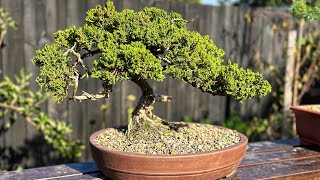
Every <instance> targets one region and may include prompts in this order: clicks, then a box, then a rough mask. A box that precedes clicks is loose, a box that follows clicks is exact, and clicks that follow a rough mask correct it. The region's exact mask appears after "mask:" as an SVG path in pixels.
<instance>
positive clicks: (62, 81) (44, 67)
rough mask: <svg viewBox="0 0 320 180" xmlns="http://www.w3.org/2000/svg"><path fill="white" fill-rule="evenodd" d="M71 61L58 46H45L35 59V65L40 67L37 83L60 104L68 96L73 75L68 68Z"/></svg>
mask: <svg viewBox="0 0 320 180" xmlns="http://www.w3.org/2000/svg"><path fill="white" fill-rule="evenodd" d="M70 60H71V58H70V57H68V56H64V55H63V52H62V51H61V50H60V49H59V46H58V45H57V44H54V45H52V46H49V45H46V46H44V47H43V48H42V49H41V50H38V51H37V52H36V56H35V58H34V59H33V62H34V63H35V65H36V66H38V67H40V76H39V77H38V78H37V82H38V83H39V85H40V86H44V87H45V88H46V89H47V90H48V91H49V92H50V93H51V96H52V98H53V99H54V100H57V101H58V102H59V101H61V100H63V99H64V98H66V97H67V96H68V94H67V88H68V85H69V82H68V81H67V80H68V79H69V77H70V76H72V75H73V72H72V70H71V68H70V67H68V62H69V61H70ZM49 74H50V75H49Z"/></svg>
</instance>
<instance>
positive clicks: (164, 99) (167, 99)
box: [154, 94, 172, 102]
mask: <svg viewBox="0 0 320 180" xmlns="http://www.w3.org/2000/svg"><path fill="white" fill-rule="evenodd" d="M154 98H155V101H157V102H170V101H171V100H172V96H166V95H161V94H155V95H154Z"/></svg>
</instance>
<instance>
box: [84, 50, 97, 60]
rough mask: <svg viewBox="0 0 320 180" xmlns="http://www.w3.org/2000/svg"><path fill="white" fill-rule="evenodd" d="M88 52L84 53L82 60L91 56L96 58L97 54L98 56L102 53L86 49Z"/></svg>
mask: <svg viewBox="0 0 320 180" xmlns="http://www.w3.org/2000/svg"><path fill="white" fill-rule="evenodd" d="M86 50H87V51H88V52H87V53H84V54H82V55H81V59H84V58H86V57H91V56H94V55H95V54H98V53H101V51H100V50H99V49H97V50H94V51H90V50H88V49H86Z"/></svg>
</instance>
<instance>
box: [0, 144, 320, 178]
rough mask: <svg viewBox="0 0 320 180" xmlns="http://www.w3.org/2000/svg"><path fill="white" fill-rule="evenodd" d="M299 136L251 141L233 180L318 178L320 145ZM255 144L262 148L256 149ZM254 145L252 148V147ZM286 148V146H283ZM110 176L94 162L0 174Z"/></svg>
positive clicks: (59, 176)
mask: <svg viewBox="0 0 320 180" xmlns="http://www.w3.org/2000/svg"><path fill="white" fill-rule="evenodd" d="M298 144H299V140H298V139H289V140H280V141H264V142H256V143H249V148H248V150H247V153H246V155H245V157H244V160H243V161H242V162H241V165H240V167H239V168H238V169H237V171H236V173H235V174H234V175H233V176H232V177H229V178H225V179H229V180H251V179H315V178H318V177H319V176H320V148H319V147H315V148H305V147H296V145H298ZM252 147H259V149H258V148H255V149H252ZM250 148H251V149H250ZM281 148H282V149H281ZM25 178H28V179H45V178H47V179H57V178H58V179H65V180H67V179H68V180H73V179H107V178H106V177H105V176H103V175H102V174H101V173H100V171H99V170H98V169H97V167H96V164H95V163H94V162H84V163H73V164H64V165H57V166H48V167H41V168H34V169H27V170H23V171H11V172H8V173H0V179H25Z"/></svg>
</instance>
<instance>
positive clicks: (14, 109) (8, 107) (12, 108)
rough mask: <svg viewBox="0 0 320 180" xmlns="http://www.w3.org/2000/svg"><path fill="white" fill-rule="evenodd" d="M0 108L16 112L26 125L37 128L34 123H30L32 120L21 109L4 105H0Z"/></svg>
mask: <svg viewBox="0 0 320 180" xmlns="http://www.w3.org/2000/svg"><path fill="white" fill-rule="evenodd" d="M0 107H2V108H5V109H9V110H12V111H16V112H17V113H19V114H21V115H22V116H23V117H25V119H26V121H27V122H28V123H30V124H31V125H32V126H34V127H37V125H36V123H35V122H33V121H32V119H31V118H30V117H29V116H27V115H26V114H25V113H24V112H23V110H22V109H23V108H21V107H17V106H13V105H8V104H5V103H0Z"/></svg>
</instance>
